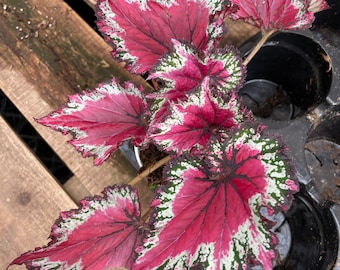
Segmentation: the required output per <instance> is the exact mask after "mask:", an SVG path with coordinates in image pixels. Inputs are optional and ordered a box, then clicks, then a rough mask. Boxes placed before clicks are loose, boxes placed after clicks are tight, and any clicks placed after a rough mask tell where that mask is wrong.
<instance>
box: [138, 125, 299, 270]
mask: <svg viewBox="0 0 340 270" xmlns="http://www.w3.org/2000/svg"><path fill="white" fill-rule="evenodd" d="M210 150H211V151H210V153H209V154H208V155H207V156H205V157H199V156H198V157H197V158H192V157H185V156H184V157H182V158H180V159H178V160H177V161H173V162H172V163H171V164H170V165H169V166H168V170H169V172H168V179H167V180H168V184H167V185H166V186H164V187H161V188H160V189H159V190H158V191H157V193H156V194H157V195H156V197H155V199H154V201H153V206H154V210H153V213H152V215H151V217H152V221H151V228H152V229H151V232H150V235H149V237H148V238H146V239H145V240H144V244H143V246H141V247H140V248H139V249H138V252H139V257H138V259H137V262H136V264H135V265H134V268H133V269H248V268H249V267H251V266H252V265H262V266H263V268H264V269H266V270H269V269H272V260H273V259H274V256H275V254H274V253H275V252H274V249H273V247H274V244H275V242H276V241H275V238H274V236H273V235H272V234H271V232H270V230H269V224H270V223H269V222H266V219H265V218H264V217H263V216H261V215H260V209H261V208H262V207H268V210H270V211H268V212H269V213H272V212H273V211H279V210H280V209H281V208H284V207H285V206H286V204H287V203H289V200H290V198H291V196H290V194H291V193H292V192H294V191H296V190H297V186H296V185H295V183H294V182H293V181H292V180H290V179H289V174H288V171H287V166H286V162H285V161H284V160H283V159H281V157H280V155H279V152H280V147H279V145H278V142H277V141H276V140H274V139H271V138H266V137H264V136H263V135H262V134H260V133H259V132H257V131H256V130H254V129H252V128H251V129H246V130H242V131H240V132H239V133H237V134H236V135H235V136H234V137H233V139H232V140H231V141H229V142H224V143H220V142H218V141H215V142H213V143H212V144H211V149H210Z"/></svg>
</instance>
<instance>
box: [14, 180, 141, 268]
mask: <svg viewBox="0 0 340 270" xmlns="http://www.w3.org/2000/svg"><path fill="white" fill-rule="evenodd" d="M103 194H104V196H103V197H99V196H95V197H93V198H87V199H84V200H82V201H81V206H80V208H79V209H77V210H71V211H69V212H63V213H61V215H60V217H59V219H58V220H57V221H56V223H55V224H54V225H53V227H52V232H51V235H50V238H51V239H52V240H51V242H50V243H49V244H48V246H46V247H42V248H37V249H36V250H35V251H29V252H26V253H24V254H22V255H21V256H20V257H18V258H16V259H15V260H13V262H12V263H11V265H14V264H23V263H24V264H25V265H26V266H27V267H28V268H29V269H64V270H66V269H74V270H80V269H101V270H105V269H113V268H114V267H126V268H131V266H132V264H133V262H134V260H135V258H136V253H135V246H136V245H139V244H140V243H141V242H140V241H141V235H142V231H141V227H142V226H141V224H140V221H139V220H140V206H139V202H138V194H137V191H136V190H134V189H132V188H131V187H129V186H123V187H118V186H113V187H110V188H106V189H105V190H104V192H103Z"/></svg>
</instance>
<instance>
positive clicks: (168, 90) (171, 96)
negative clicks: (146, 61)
mask: <svg viewBox="0 0 340 270" xmlns="http://www.w3.org/2000/svg"><path fill="white" fill-rule="evenodd" d="M172 42H173V51H172V52H171V53H169V54H167V55H165V56H164V57H162V58H161V59H160V61H159V64H158V65H157V66H156V68H155V69H154V70H153V71H152V72H151V74H150V76H149V78H150V79H158V80H162V81H163V82H165V85H164V86H163V87H162V88H161V89H159V93H158V95H157V96H158V97H163V98H166V99H167V100H169V101H174V100H177V99H179V98H183V97H184V96H185V95H186V94H187V93H188V91H189V90H192V89H195V88H196V87H197V86H199V85H200V84H201V83H202V81H203V79H204V78H206V77H209V78H210V83H211V85H212V86H213V87H214V89H215V91H217V93H218V94H223V93H230V92H231V91H237V90H238V89H239V88H240V87H241V86H242V84H243V81H244V77H245V73H246V70H245V67H244V66H243V64H242V59H241V57H240V55H239V53H238V52H237V51H236V50H235V49H234V48H232V47H226V48H224V49H223V50H216V52H215V53H211V54H209V55H207V56H202V55H199V53H198V52H197V51H196V50H195V49H194V48H191V47H189V46H187V45H185V44H183V43H181V42H179V41H177V40H173V41H172Z"/></svg>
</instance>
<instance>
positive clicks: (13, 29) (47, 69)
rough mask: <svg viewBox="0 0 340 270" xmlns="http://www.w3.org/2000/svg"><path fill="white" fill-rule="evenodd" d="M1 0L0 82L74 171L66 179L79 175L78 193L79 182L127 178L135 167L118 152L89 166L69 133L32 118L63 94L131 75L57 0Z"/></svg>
mask: <svg viewBox="0 0 340 270" xmlns="http://www.w3.org/2000/svg"><path fill="white" fill-rule="evenodd" d="M5 2H7V3H6V5H7V6H6V7H7V8H6V9H5V10H2V14H0V25H2V27H1V28H0V40H1V42H0V69H1V73H0V88H1V89H2V90H3V91H4V92H5V94H6V95H7V96H8V97H9V98H10V99H11V101H12V102H13V103H14V104H15V105H16V107H17V108H18V109H19V110H20V111H21V113H22V114H23V115H24V116H25V118H26V119H27V120H28V121H29V122H30V123H31V124H32V125H33V126H34V128H36V130H37V131H38V132H39V133H40V135H41V136H42V137H43V138H44V139H45V141H46V142H47V143H48V144H49V145H50V146H51V147H52V149H54V151H55V152H56V153H57V154H58V155H59V157H60V158H61V159H62V160H63V161H64V162H65V164H66V165H67V166H68V167H69V169H70V170H71V171H72V172H73V173H74V175H75V178H73V179H72V181H78V180H79V181H80V183H79V186H80V190H81V193H82V194H83V193H84V188H85V190H87V191H88V194H98V193H99V192H101V191H102V189H103V187H105V186H107V185H112V184H114V183H118V184H121V183H125V182H127V181H128V180H129V179H131V178H132V177H133V176H134V175H135V171H134V169H133V168H132V166H131V165H130V164H129V163H128V162H127V161H126V160H125V159H124V157H123V156H122V155H121V154H119V153H116V155H115V158H111V159H110V160H109V161H108V162H106V163H104V164H103V165H102V166H100V167H94V166H93V164H92V161H93V160H92V158H89V159H83V158H82V157H81V155H80V154H79V153H77V152H76V151H75V150H74V149H73V147H71V146H70V145H68V144H66V140H68V139H70V137H63V136H62V135H61V134H59V133H56V132H53V131H50V130H48V129H47V128H45V127H42V126H40V125H37V124H36V123H35V121H34V119H33V118H34V117H41V116H44V115H46V114H47V113H49V112H50V111H52V110H54V109H57V108H58V107H59V106H60V105H61V104H63V103H64V102H65V101H66V96H67V95H68V94H72V93H75V92H79V91H80V90H81V89H83V88H86V87H93V86H94V85H95V84H97V83H99V82H101V81H105V80H107V79H109V78H111V77H113V76H115V77H119V78H121V79H123V80H126V79H132V77H131V76H130V75H129V74H128V73H127V72H126V71H125V70H124V69H122V67H121V66H120V65H119V64H117V63H116V62H115V61H113V60H112V59H111V56H110V55H109V51H110V48H109V47H108V45H106V43H105V42H104V41H103V40H102V38H101V37H100V36H99V35H98V34H97V33H95V32H94V31H93V30H92V29H91V28H90V27H89V26H88V25H87V24H86V23H85V22H84V21H83V20H82V19H81V18H80V17H78V15H77V14H75V13H74V12H73V11H72V10H71V9H70V8H69V7H68V6H67V5H66V4H65V3H64V2H63V1H57V0H54V1H40V0H39V1H35V0H30V1H14V0H12V1H10V0H7V1H5ZM28 22H30V23H28ZM42 24H43V26H41V25H42ZM46 25H47V26H46ZM27 35H28V36H27ZM133 79H135V80H139V79H138V78H133ZM77 185H78V184H77Z"/></svg>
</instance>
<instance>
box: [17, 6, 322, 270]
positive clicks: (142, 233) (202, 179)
mask: <svg viewBox="0 0 340 270" xmlns="http://www.w3.org/2000/svg"><path fill="white" fill-rule="evenodd" d="M327 7H328V6H327V3H326V2H325V1H324V0H231V1H223V0H205V1H203V0H153V1H152V0H138V1H137V0H99V2H98V4H97V16H98V22H97V23H98V27H99V30H100V31H101V32H102V33H103V35H104V37H105V39H106V40H107V42H109V43H110V44H111V45H112V47H113V52H112V55H113V56H114V57H115V58H116V59H117V60H119V61H122V62H124V63H125V67H126V69H127V70H129V71H130V72H132V73H136V74H146V76H147V77H148V80H152V81H153V82H155V84H154V85H155V87H154V88H155V89H154V91H152V92H150V91H147V90H146V89H144V88H143V87H142V86H138V85H135V83H133V82H119V81H118V80H117V79H112V80H111V81H108V82H105V83H102V84H99V85H98V86H97V87H96V88H95V89H93V90H87V91H84V92H83V93H81V94H76V95H73V96H70V97H69V100H68V102H67V103H66V104H65V105H64V106H63V107H61V108H60V109H59V110H57V111H55V112H52V113H51V114H49V115H47V116H45V117H43V118H40V119H37V121H38V122H39V123H41V124H43V125H46V126H48V127H50V128H52V129H54V130H57V131H61V132H62V133H63V134H67V133H69V134H71V135H72V136H73V139H72V140H70V141H69V143H71V144H72V145H74V146H75V148H76V149H77V150H78V151H80V152H81V153H82V155H83V156H84V157H87V156H93V157H94V164H95V165H100V164H102V163H103V162H104V161H105V160H106V159H107V158H108V157H109V156H110V153H112V152H113V151H115V150H117V148H118V147H119V146H120V145H121V144H122V143H124V142H127V141H131V142H132V143H133V145H135V146H139V147H141V148H143V147H147V146H148V145H150V144H154V145H156V146H157V147H158V148H159V149H160V150H161V151H164V152H166V153H168V154H169V157H168V158H167V159H165V161H166V162H167V164H166V165H165V167H164V179H163V181H162V184H160V185H159V186H158V187H156V188H155V190H154V198H153V201H152V203H151V206H150V207H151V211H150V212H149V217H148V218H146V219H145V218H144V219H142V218H141V209H140V205H139V201H138V191H137V190H136V189H135V188H133V187H132V186H129V185H124V186H117V185H114V186H112V187H107V188H106V189H105V190H104V191H103V196H95V197H93V198H85V199H84V200H82V201H81V202H80V207H79V209H76V210H71V211H69V212H62V213H61V214H60V217H59V218H58V219H57V221H56V222H55V224H54V225H53V227H52V232H51V235H50V238H51V241H50V242H49V244H48V245H47V246H44V247H42V248H37V249H35V250H34V251H28V252H26V253H24V254H22V255H21V256H20V257H18V258H16V259H14V260H13V262H12V263H11V265H14V264H25V265H26V266H27V268H28V269H249V268H251V267H252V266H257V265H260V266H262V268H263V269H272V267H273V261H274V258H275V256H276V254H275V253H276V250H275V245H276V244H277V239H276V236H275V234H274V233H273V232H272V230H271V227H272V226H273V224H272V222H271V221H270V220H269V217H268V215H269V216H271V215H274V214H275V213H278V212H281V211H285V210H287V209H288V207H289V205H290V203H291V200H292V198H293V196H292V194H293V193H295V192H296V191H297V189H298V184H297V183H296V182H295V181H293V180H292V179H293V177H292V176H291V175H290V174H291V173H292V170H291V169H290V167H289V166H288V161H287V157H286V156H287V151H286V148H285V147H284V146H283V145H281V144H280V142H279V139H277V138H272V137H270V136H269V135H267V134H266V132H265V127H264V126H262V125H260V124H258V123H257V122H256V121H255V119H254V118H253V116H252V113H251V112H250V111H248V110H247V109H246V108H245V107H243V106H242V103H241V100H240V99H239V98H238V95H237V91H238V90H239V89H240V87H241V86H242V84H243V82H244V79H245V73H246V64H247V63H248V62H249V61H250V59H251V57H252V55H254V54H255V53H256V51H257V50H258V48H259V47H260V46H261V44H263V42H265V40H266V39H268V37H269V36H270V35H271V34H273V33H274V32H275V31H280V30H295V29H305V28H308V27H310V26H311V24H312V22H313V19H314V13H315V12H318V11H321V10H323V9H325V8H327ZM226 17H230V18H231V19H235V20H236V19H237V20H244V21H246V22H248V23H251V24H252V25H255V26H257V27H259V28H261V30H262V33H263V38H262V40H261V41H260V43H259V44H260V45H259V46H257V47H255V49H254V51H253V52H254V53H251V54H250V55H249V56H248V58H247V59H246V60H244V61H242V59H241V57H240V54H239V53H238V51H237V49H236V48H232V47H225V48H218V46H217V45H218V41H219V39H220V38H221V37H222V35H223V33H224V32H225V25H224V19H225V18H226ZM160 165H164V164H160ZM264 212H266V213H267V216H266V215H264V214H263V213H264Z"/></svg>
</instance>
